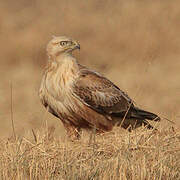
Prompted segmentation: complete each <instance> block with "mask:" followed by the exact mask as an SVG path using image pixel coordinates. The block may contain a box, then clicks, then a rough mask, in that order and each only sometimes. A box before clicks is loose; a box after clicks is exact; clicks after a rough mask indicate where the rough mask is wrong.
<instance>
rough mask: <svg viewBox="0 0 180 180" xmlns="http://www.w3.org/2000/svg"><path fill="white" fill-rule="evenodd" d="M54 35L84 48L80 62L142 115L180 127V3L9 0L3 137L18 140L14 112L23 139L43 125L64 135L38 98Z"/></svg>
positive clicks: (1, 63) (3, 6)
mask: <svg viewBox="0 0 180 180" xmlns="http://www.w3.org/2000/svg"><path fill="white" fill-rule="evenodd" d="M52 35H56V36H59V35H66V36H70V37H72V38H74V39H76V40H78V41H79V42H80V44H81V51H80V52H78V51H77V52H75V54H74V55H75V56H76V57H77V59H78V60H79V62H80V63H81V64H84V65H86V66H88V67H90V68H93V69H95V70H97V71H99V72H100V73H102V74H104V75H105V76H106V77H108V78H109V79H110V80H111V81H113V82H114V83H116V84H117V85H118V86H119V87H120V88H121V89H123V90H124V91H126V92H127V93H128V94H129V96H130V97H131V98H132V99H133V100H134V101H135V102H136V103H137V105H138V106H140V107H141V108H144V109H146V110H149V111H152V112H155V113H157V114H160V115H162V116H164V117H167V118H169V119H171V120H173V121H175V122H176V123H177V124H180V123H179V120H180V111H179V108H180V1H179V0H174V1H168V0H156V1H145V0H134V1H132V0H119V1H118V0H115V1H111V0H106V1H103V0H99V1H95V0H92V1H82V0H76V1H73V0H54V1H50V0H43V1H37V0H31V1H27V0H18V1H16V2H12V1H11V0H6V1H1V2H0V40H1V42H0V49H1V51H0V57H1V60H0V137H8V136H10V135H11V134H12V125H11V119H12V118H11V115H12V113H11V104H12V105H13V117H14V126H15V131H16V133H17V134H19V135H23V134H24V133H25V132H26V131H31V129H39V128H41V127H42V125H43V124H44V122H46V123H47V124H48V126H49V127H56V129H55V130H56V133H57V134H61V133H63V131H64V130H63V128H62V125H61V123H60V121H59V120H57V119H56V118H55V117H53V116H52V115H51V114H49V113H46V111H45V109H44V107H43V106H42V105H41V103H40V101H39V97H38V89H39V85H40V81H41V78H42V73H43V68H44V66H45V64H46V62H47V56H46V44H47V43H48V41H49V40H50V39H51V37H52ZM11 83H12V101H13V103H11ZM161 125H162V126H169V125H171V124H170V123H168V122H167V121H165V120H163V121H162V122H161Z"/></svg>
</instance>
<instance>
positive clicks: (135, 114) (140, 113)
mask: <svg viewBox="0 0 180 180" xmlns="http://www.w3.org/2000/svg"><path fill="white" fill-rule="evenodd" d="M131 117H132V118H137V119H142V120H144V119H148V120H153V121H160V120H161V118H160V117H159V116H158V115H156V114H154V113H151V112H148V111H144V110H142V109H139V108H137V107H133V108H132V109H131Z"/></svg>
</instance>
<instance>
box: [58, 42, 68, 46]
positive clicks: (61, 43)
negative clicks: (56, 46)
mask: <svg viewBox="0 0 180 180" xmlns="http://www.w3.org/2000/svg"><path fill="white" fill-rule="evenodd" d="M67 43H68V41H61V42H60V45H61V46H65V45H66V44H67Z"/></svg>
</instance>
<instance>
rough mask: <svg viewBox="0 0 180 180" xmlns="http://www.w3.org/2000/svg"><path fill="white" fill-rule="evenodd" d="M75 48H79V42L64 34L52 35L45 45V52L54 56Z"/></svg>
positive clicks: (70, 51) (69, 51)
mask: <svg viewBox="0 0 180 180" xmlns="http://www.w3.org/2000/svg"><path fill="white" fill-rule="evenodd" d="M75 49H80V45H79V43H78V42H76V41H75V40H73V39H71V38H68V37H66V36H58V37H56V36H53V39H52V40H51V41H50V42H49V43H48V45H47V53H48V55H49V56H50V57H56V56H58V55H60V54H62V53H72V51H74V50H75Z"/></svg>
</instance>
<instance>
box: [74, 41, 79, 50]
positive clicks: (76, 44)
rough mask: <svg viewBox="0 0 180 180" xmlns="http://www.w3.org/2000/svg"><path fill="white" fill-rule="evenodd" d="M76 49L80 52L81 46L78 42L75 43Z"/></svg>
mask: <svg viewBox="0 0 180 180" xmlns="http://www.w3.org/2000/svg"><path fill="white" fill-rule="evenodd" d="M74 49H79V50H80V44H79V43H77V42H75V47H74Z"/></svg>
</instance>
